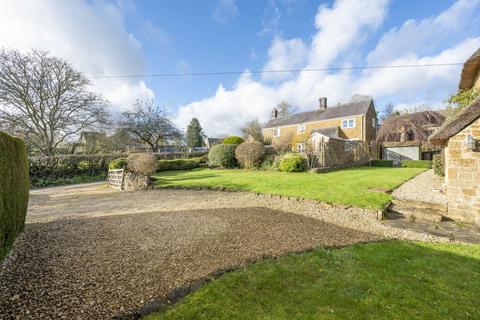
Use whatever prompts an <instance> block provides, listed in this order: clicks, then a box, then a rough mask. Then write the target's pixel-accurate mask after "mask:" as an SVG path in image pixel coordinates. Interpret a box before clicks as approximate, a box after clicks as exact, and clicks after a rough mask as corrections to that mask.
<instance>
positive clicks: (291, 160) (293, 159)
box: [278, 155, 307, 172]
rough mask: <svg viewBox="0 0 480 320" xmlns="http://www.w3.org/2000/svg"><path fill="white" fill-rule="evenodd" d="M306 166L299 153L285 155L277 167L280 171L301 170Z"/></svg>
mask: <svg viewBox="0 0 480 320" xmlns="http://www.w3.org/2000/svg"><path fill="white" fill-rule="evenodd" d="M306 167H307V166H306V165H305V159H304V158H303V157H302V156H300V155H288V156H285V157H284V158H283V159H282V160H280V164H279V165H278V169H279V170H280V171H282V172H302V171H305V169H306Z"/></svg>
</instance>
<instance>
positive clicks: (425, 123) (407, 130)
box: [377, 111, 445, 144]
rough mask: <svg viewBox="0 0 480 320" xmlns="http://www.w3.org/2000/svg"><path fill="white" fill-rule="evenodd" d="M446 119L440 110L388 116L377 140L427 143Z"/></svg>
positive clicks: (381, 141)
mask: <svg viewBox="0 0 480 320" xmlns="http://www.w3.org/2000/svg"><path fill="white" fill-rule="evenodd" d="M444 121H445V116H444V115H443V114H442V113H441V112H438V111H422V112H415V113H408V114H402V115H398V116H392V117H390V118H387V119H386V120H385V121H384V122H383V123H382V126H381V127H380V129H379V130H378V134H377V142H380V143H386V142H404V141H414V142H416V143H417V144H418V143H426V142H427V141H428V137H429V136H430V134H431V133H432V132H433V131H434V130H435V129H436V128H438V127H440V126H441V125H442V123H443V122H444Z"/></svg>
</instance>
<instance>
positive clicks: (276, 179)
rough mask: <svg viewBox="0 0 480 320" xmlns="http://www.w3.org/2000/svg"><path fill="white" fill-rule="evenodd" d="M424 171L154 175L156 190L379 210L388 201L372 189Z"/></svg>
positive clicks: (394, 184)
mask: <svg viewBox="0 0 480 320" xmlns="http://www.w3.org/2000/svg"><path fill="white" fill-rule="evenodd" d="M424 170H425V169H418V168H375V167H363V168H355V169H346V170H339V171H334V172H330V173H320V174H313V173H284V172H278V171H247V170H217V169H197V170H192V171H165V172H161V173H159V174H157V175H156V177H157V178H158V179H159V180H158V181H157V186H158V187H167V186H185V187H224V188H230V189H238V190H246V191H252V192H261V193H268V194H277V195H284V196H294V197H303V198H307V199H315V200H321V201H325V202H331V203H339V204H346V205H353V206H357V207H362V208H372V209H380V208H383V206H384V205H385V204H386V203H387V202H388V201H390V200H391V198H392V197H391V196H390V195H388V194H385V193H379V192H372V191H369V190H371V189H374V188H383V189H393V188H395V187H398V186H399V185H401V184H402V183H403V182H405V181H407V180H408V179H410V178H412V177H414V176H415V175H417V174H419V173H420V172H422V171H424Z"/></svg>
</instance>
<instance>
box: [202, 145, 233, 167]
mask: <svg viewBox="0 0 480 320" xmlns="http://www.w3.org/2000/svg"><path fill="white" fill-rule="evenodd" d="M236 148H237V145H236V144H217V145H216V146H213V147H212V149H210V152H209V153H208V162H209V164H210V165H211V166H213V167H223V168H235V167H236V166H237V160H236V159H235V149H236Z"/></svg>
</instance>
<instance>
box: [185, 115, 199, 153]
mask: <svg viewBox="0 0 480 320" xmlns="http://www.w3.org/2000/svg"><path fill="white" fill-rule="evenodd" d="M202 137H203V130H202V127H201V126H200V122H198V119H197V118H193V119H192V121H190V124H189V125H188V127H187V146H189V147H191V148H194V147H201V146H202V145H203V140H202Z"/></svg>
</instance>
